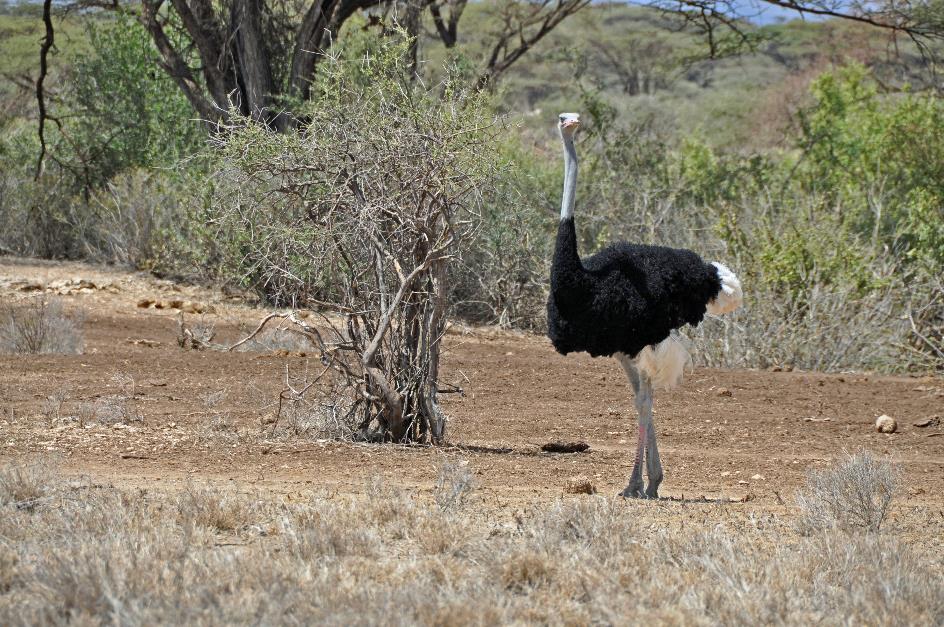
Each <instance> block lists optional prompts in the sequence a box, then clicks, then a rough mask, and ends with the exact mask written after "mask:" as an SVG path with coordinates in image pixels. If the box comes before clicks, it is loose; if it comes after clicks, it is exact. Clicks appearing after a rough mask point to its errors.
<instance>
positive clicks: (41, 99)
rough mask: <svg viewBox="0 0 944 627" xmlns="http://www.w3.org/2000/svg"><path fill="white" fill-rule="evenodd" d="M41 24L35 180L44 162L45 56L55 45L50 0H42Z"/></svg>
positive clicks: (45, 115) (47, 71)
mask: <svg viewBox="0 0 944 627" xmlns="http://www.w3.org/2000/svg"><path fill="white" fill-rule="evenodd" d="M43 24H44V25H45V26H46V35H45V37H43V43H42V45H41V46H40V48H39V78H37V79H36V101H37V103H38V104H39V158H38V159H37V161H36V176H35V178H36V180H39V177H40V176H42V174H43V168H44V165H45V162H46V119H47V117H48V115H47V113H46V98H45V91H44V89H45V85H44V83H45V81H46V75H47V74H48V73H49V64H48V61H47V57H48V56H49V51H50V50H52V47H53V46H54V45H55V38H56V33H55V30H54V29H53V26H52V0H43Z"/></svg>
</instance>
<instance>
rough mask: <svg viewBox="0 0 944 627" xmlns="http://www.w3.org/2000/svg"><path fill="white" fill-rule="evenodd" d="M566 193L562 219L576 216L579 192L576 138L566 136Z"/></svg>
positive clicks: (562, 205)
mask: <svg viewBox="0 0 944 627" xmlns="http://www.w3.org/2000/svg"><path fill="white" fill-rule="evenodd" d="M563 139H564V195H563V198H561V220H567V219H568V218H573V217H574V196H575V194H576V192H577V151H576V150H575V149H574V139H573V138H572V137H564V138H563Z"/></svg>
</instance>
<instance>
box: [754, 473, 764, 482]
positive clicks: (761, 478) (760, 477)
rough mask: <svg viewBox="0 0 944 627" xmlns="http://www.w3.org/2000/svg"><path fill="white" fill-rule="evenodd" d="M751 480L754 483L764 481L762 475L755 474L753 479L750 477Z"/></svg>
mask: <svg viewBox="0 0 944 627" xmlns="http://www.w3.org/2000/svg"><path fill="white" fill-rule="evenodd" d="M751 479H753V480H754V481H763V480H764V475H762V474H756V475H754V476H753V477H751Z"/></svg>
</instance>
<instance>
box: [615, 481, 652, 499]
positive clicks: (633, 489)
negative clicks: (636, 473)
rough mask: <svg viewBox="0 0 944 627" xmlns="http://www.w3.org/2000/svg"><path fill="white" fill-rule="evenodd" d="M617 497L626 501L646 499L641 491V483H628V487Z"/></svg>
mask: <svg viewBox="0 0 944 627" xmlns="http://www.w3.org/2000/svg"><path fill="white" fill-rule="evenodd" d="M619 495H620V496H622V497H623V498H627V499H642V498H646V494H645V492H643V489H642V481H640V482H638V483H630V484H629V485H628V486H626V487H625V488H623V491H622V492H620V493H619Z"/></svg>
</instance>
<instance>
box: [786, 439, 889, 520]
mask: <svg viewBox="0 0 944 627" xmlns="http://www.w3.org/2000/svg"><path fill="white" fill-rule="evenodd" d="M900 487H901V473H900V471H899V470H898V469H897V468H895V467H894V466H892V465H891V464H890V463H888V462H887V461H884V460H880V459H876V458H875V457H874V456H873V455H872V454H871V453H870V452H868V451H865V450H860V451H858V452H857V453H855V454H852V455H846V457H845V458H844V459H842V460H840V461H839V462H838V463H836V464H835V465H834V466H833V467H832V468H830V469H828V470H818V471H813V472H812V473H810V475H809V477H808V478H807V483H806V488H805V489H804V490H802V491H800V492H799V493H798V494H797V505H799V507H800V511H801V515H802V518H801V521H800V528H801V530H802V531H805V532H807V533H809V532H811V531H818V530H822V529H830V528H834V527H835V528H839V529H843V530H847V531H848V530H851V531H855V530H864V531H872V532H876V531H878V530H879V528H880V527H881V526H882V523H883V522H884V521H885V517H886V515H887V514H888V507H889V505H891V502H892V499H893V498H894V497H895V495H896V493H897V492H898V490H899V488H900Z"/></svg>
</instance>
